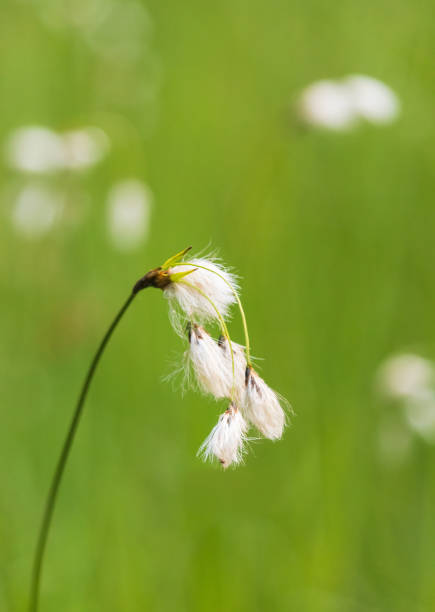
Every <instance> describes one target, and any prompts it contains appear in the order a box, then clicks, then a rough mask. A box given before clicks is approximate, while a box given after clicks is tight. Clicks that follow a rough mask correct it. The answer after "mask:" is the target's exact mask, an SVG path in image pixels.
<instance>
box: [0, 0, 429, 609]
mask: <svg viewBox="0 0 435 612" xmlns="http://www.w3.org/2000/svg"><path fill="white" fill-rule="evenodd" d="M43 6H44V4H43V2H42V1H40V2H37V1H36V0H35V1H34V2H24V1H23V2H12V1H9V2H5V3H3V5H2V9H1V11H2V18H1V20H0V53H1V55H2V58H3V62H2V66H1V68H0V71H1V72H0V76H1V82H2V84H3V93H2V95H1V97H0V100H1V101H0V108H1V113H0V137H1V139H2V141H3V140H4V138H5V137H6V136H7V134H8V133H9V131H10V130H11V129H13V128H15V127H18V126H21V125H23V124H28V123H43V124H47V125H50V126H52V127H54V128H63V127H65V126H66V127H68V126H69V125H75V124H77V123H79V124H80V123H83V122H85V123H96V124H98V125H101V126H102V127H104V128H105V129H106V131H108V133H109V135H110V137H111V138H112V141H113V142H114V149H113V153H112V155H111V156H110V158H109V159H108V160H107V161H106V162H105V163H104V164H103V165H101V166H100V167H99V168H98V169H97V170H95V171H94V172H93V173H91V174H90V175H85V176H84V177H83V178H81V179H77V181H78V182H79V186H80V188H82V189H84V190H86V191H87V192H88V193H90V195H91V197H92V206H91V207H90V209H89V211H88V215H87V217H86V218H85V222H84V223H83V224H82V225H80V226H78V227H77V228H76V229H74V230H70V229H68V230H67V229H63V230H59V231H58V232H57V233H55V234H53V235H51V236H49V237H47V238H44V239H43V240H41V241H39V242H26V241H25V240H24V239H23V238H21V237H20V236H17V235H16V234H14V233H13V232H12V230H11V227H10V223H9V219H8V211H9V209H10V205H9V202H8V201H7V199H5V198H2V199H3V201H2V208H3V210H2V222H1V225H0V249H1V255H2V256H1V257H0V282H1V297H2V301H1V303H2V309H3V316H2V317H1V318H0V334H1V338H2V342H1V346H0V367H1V372H2V377H1V386H0V394H1V395H0V398H1V427H0V464H1V466H2V470H1V473H2V476H1V481H0V492H1V496H0V609H1V610H5V611H7V612H9V611H15V610H24V609H25V603H26V598H27V588H28V580H29V571H30V566H31V556H32V553H33V547H34V542H35V538H36V531H37V528H38V525H39V520H40V516H41V510H42V507H43V502H44V498H45V495H46V492H47V486H48V483H49V478H50V477H51V473H52V470H53V465H54V462H55V459H56V457H57V454H58V452H59V447H60V443H61V440H62V437H63V435H64V432H65V427H66V424H67V422H68V420H69V418H70V413H71V409H72V405H73V401H74V400H75V398H76V394H77V392H78V388H79V385H80V383H81V380H82V377H83V375H84V372H85V369H86V366H87V364H88V362H89V360H90V358H91V354H92V352H93V351H94V350H95V347H96V344H97V342H98V341H99V339H100V337H101V335H102V333H103V332H104V330H105V328H106V326H107V324H108V323H109V321H110V319H111V317H112V316H113V315H114V313H115V311H116V309H117V308H118V307H119V306H120V304H121V303H122V300H123V299H124V298H125V295H126V293H127V292H128V291H129V289H130V287H131V285H132V284H133V283H134V281H135V280H136V279H137V278H138V277H139V276H141V275H142V274H143V273H144V272H145V271H146V270H147V269H149V268H150V267H153V266H155V265H157V264H159V263H160V262H161V261H162V260H163V259H165V258H166V257H167V256H168V255H170V254H172V253H173V252H175V251H177V250H178V249H180V248H182V247H184V246H185V245H187V244H193V245H194V246H195V248H197V249H201V248H203V247H204V246H206V245H207V244H208V243H209V242H210V243H211V244H212V245H213V246H217V247H219V249H220V252H221V255H222V256H223V257H224V258H225V260H226V261H228V262H229V263H230V264H232V265H234V266H236V268H237V269H238V271H239V272H240V274H241V275H242V277H243V283H242V284H243V296H244V301H245V304H246V311H247V316H248V321H249V325H250V331H251V335H252V339H253V350H254V353H255V354H257V355H259V356H261V357H263V356H264V357H265V358H266V360H265V361H264V364H263V366H262V368H263V370H262V371H263V373H264V376H265V378H266V379H267V380H268V382H270V384H271V385H272V386H274V387H275V388H277V389H279V391H280V392H281V393H282V394H283V395H285V396H286V397H288V398H289V400H290V401H291V403H292V405H293V407H294V410H295V412H296V417H295V418H294V419H293V426H292V428H291V429H290V430H289V431H288V432H287V434H286V436H285V438H284V440H283V441H282V442H280V443H276V444H271V443H268V442H261V443H258V444H255V445H254V448H253V451H252V452H251V453H250V456H249V457H248V460H247V462H246V466H244V467H243V468H241V469H238V470H235V471H227V472H226V473H222V472H221V471H220V470H219V469H214V468H213V467H210V466H209V465H203V464H202V463H200V462H199V460H198V459H196V458H195V452H196V450H197V448H198V446H199V444H200V443H201V441H202V439H203V438H204V437H205V436H206V434H207V432H208V431H209V430H210V428H211V427H212V425H213V424H214V421H215V419H216V415H217V414H218V412H219V410H220V409H221V407H220V406H218V405H216V404H214V403H213V402H212V401H210V400H209V399H208V398H203V397H198V396H197V395H195V394H194V393H188V394H187V395H186V396H185V397H184V398H182V397H180V393H179V392H178V391H176V392H174V391H173V390H172V389H171V387H170V386H169V385H167V384H164V383H162V382H161V376H162V375H163V374H165V373H167V372H168V371H169V370H170V365H169V363H170V361H171V359H173V355H174V354H175V355H177V354H178V355H179V354H181V351H182V350H183V348H182V344H181V342H180V341H179V340H178V339H177V338H176V336H175V335H174V334H173V332H172V330H171V329H170V328H169V325H168V322H167V313H166V305H165V303H164V302H163V300H162V297H161V295H159V294H158V293H157V292H154V293H153V292H149V293H147V294H144V295H141V296H140V297H139V298H138V300H137V303H135V304H134V307H133V308H132V310H131V312H129V313H128V316H127V318H126V319H125V320H124V321H123V323H122V326H121V327H120V329H119V330H118V332H117V333H116V335H115V337H114V338H113V342H112V344H111V346H110V349H109V351H108V352H107V354H106V355H105V357H104V361H103V363H102V364H101V368H100V370H99V372H98V376H97V379H96V381H95V385H94V387H93V390H92V394H91V396H90V398H89V402H88V404H87V407H86V411H85V415H84V419H83V422H82V425H81V429H80V432H79V436H78V438H77V441H76V444H75V446H74V449H73V454H72V458H71V462H70V464H69V467H68V470H67V474H66V479H65V481H64V483H63V486H62V489H61V496H60V499H59V505H58V507H57V510H56V514H55V519H54V524H53V531H52V533H51V538H50V542H49V546H48V550H47V559H46V566H45V572H44V582H43V592H42V606H41V610H44V611H47V612H48V611H50V610H53V611H56V612H57V611H59V610H62V611H63V612H75V611H80V612H92V611H94V610H107V611H111V610H113V611H115V610H125V611H128V612H135V611H139V610H140V611H142V612H143V611H144V610H149V611H156V612H157V611H159V612H163V611H166V610H177V611H180V612H182V611H184V610H185V611H189V612H195V611H196V610H198V611H199V610H201V611H202V610H207V611H208V612H213V611H218V610H219V611H220V610H237V611H245V610H246V611H247V610H249V611H255V610H258V611H260V610H261V611H263V610H297V611H298V612H360V611H361V612H362V611H364V612H366V611H368V610H370V611H373V612H381V611H382V612H391V611H393V610H394V612H405V611H406V612H410V611H413V612H414V611H415V612H420V611H421V612H423V611H425V612H426V611H429V610H433V609H434V607H435V586H434V585H435V582H434V580H433V576H434V571H435V547H434V546H433V542H434V538H435V519H434V504H435V492H434V488H433V481H434V476H435V458H434V449H433V447H430V446H427V445H426V444H424V443H423V442H421V441H419V440H416V441H415V444H414V447H413V453H412V455H411V457H410V459H409V460H408V461H407V462H406V463H405V464H403V465H402V466H399V467H397V468H395V469H388V468H387V467H386V466H385V465H383V464H382V463H380V462H379V459H378V454H377V430H378V426H379V421H380V418H381V414H382V406H379V405H378V403H377V402H376V399H375V397H374V390H373V377H374V374H375V372H376V368H377V366H378V364H379V363H380V362H381V360H382V359H383V358H384V357H385V356H387V355H389V354H390V353H391V352H394V351H399V350H403V349H404V348H405V349H406V348H409V347H414V348H415V347H416V348H417V349H421V350H422V351H425V352H426V354H427V355H428V356H429V357H432V358H435V319H434V316H433V301H434V298H435V289H434V283H433V262H434V260H435V246H434V239H433V236H434V230H435V209H434V205H433V192H434V187H435V178H434V174H433V168H434V163H435V151H434V147H433V142H434V137H435V127H434V121H433V109H434V102H435V92H434V88H433V61H432V58H433V54H434V51H435V42H434V41H435V36H434V34H435V26H434V22H433V19H431V16H432V4H431V3H429V2H428V1H423V2H421V3H419V4H418V5H416V4H414V5H413V4H412V3H409V2H403V1H402V2H400V1H399V2H395V3H393V2H390V1H386V0H383V1H381V2H378V3H368V4H367V3H366V4H360V3H356V2H343V3H339V4H336V5H333V4H328V5H326V4H324V3H321V2H317V1H312V2H305V3H302V4H297V3H294V2H292V3H288V2H283V1H279V0H273V1H272V2H268V3H267V4H265V3H262V2H259V1H257V0H254V1H251V2H247V1H246V0H245V1H242V0H236V1H232V2H229V1H226V0H225V1H224V2H220V3H218V4H215V5H211V4H210V3H201V2H198V1H194V0H190V1H189V2H187V3H186V2H185V3H176V2H171V3H162V2H156V1H155V0H152V1H149V2H148V3H147V5H146V8H147V9H148V11H149V14H150V17H151V19H152V22H153V38H152V41H151V46H150V49H151V50H150V51H148V50H147V49H144V52H143V57H141V58H140V59H139V60H138V61H137V62H136V63H135V64H134V65H130V64H123V63H122V62H121V61H119V63H117V62H116V61H114V62H113V65H108V64H106V63H105V62H102V61H100V60H97V59H96V58H95V54H94V53H93V52H92V51H91V50H90V48H89V46H88V45H86V43H85V41H84V40H83V38H82V36H81V34H80V31H79V30H77V29H73V28H71V27H65V28H59V29H57V30H56V29H53V28H49V27H48V26H47V25H46V23H45V22H44V20H42V19H41V11H42V8H43ZM149 53H150V54H151V60H149V57H148V54H149ZM150 66H153V68H152V69H151V68H150ZM354 72H362V73H367V74H370V75H373V76H374V77H377V78H380V79H382V80H385V81H386V82H387V83H388V84H390V85H391V86H392V87H393V88H394V89H395V90H396V91H397V92H398V93H399V96H400V98H401V100H402V103H403V115H402V117H401V118H400V120H399V121H398V122H397V123H396V124H394V125H392V126H391V127H388V128H374V127H365V128H362V129H360V130H357V131H355V132H353V133H350V134H344V135H340V134H325V133H315V132H308V131H304V130H301V129H300V128H299V127H298V126H296V125H295V124H294V122H293V120H292V118H291V114H290V111H289V109H290V106H291V103H292V101H293V99H294V96H295V93H296V92H297V91H298V90H299V89H300V88H301V87H303V86H305V85H306V84H307V83H309V82H311V81H312V80H315V79H318V78H323V77H341V76H342V75H344V74H348V73H354ZM148 79H154V80H155V81H156V83H157V85H155V87H156V92H157V93H156V95H155V97H153V96H151V97H150V98H149V99H144V98H139V101H137V102H135V97H136V96H137V95H138V92H139V91H140V88H141V87H142V86H143V85H144V84H146V83H147V80H148ZM106 81H107V83H109V84H110V83H111V84H112V85H113V91H112V90H111V89H108V88H106V87H105V85H106ZM153 82H154V81H153ZM103 85H104V86H103ZM153 86H154V85H153ZM120 92H121V93H123V94H124V98H121V97H120V96H118V95H117V94H118V93H120ZM130 175H131V176H138V177H139V178H142V179H144V180H145V181H146V182H147V183H148V184H149V185H150V187H151V189H152V190H153V192H154V196H155V207H154V210H153V218H152V228H151V234H150V237H149V240H148V242H147V243H146V245H145V246H144V247H143V248H142V249H140V250H139V251H135V252H133V253H132V254H128V255H127V254H119V253H117V252H115V251H114V250H112V248H111V246H110V244H109V242H108V240H107V238H106V232H105V224H104V199H105V195H106V193H107V190H108V188H109V187H110V185H111V184H112V182H113V181H114V180H116V179H118V178H123V177H124V176H127V177H128V176H130ZM0 180H1V183H2V190H3V192H4V193H6V191H7V187H8V185H10V183H11V181H16V180H18V179H17V178H16V177H14V176H13V174H12V173H11V172H10V171H8V170H7V169H6V168H5V167H4V166H2V167H1V168H0ZM233 329H234V330H235V332H236V334H235V335H236V338H237V339H239V340H241V339H242V335H241V326H240V324H239V322H238V320H237V318H236V319H235V321H234V324H233Z"/></svg>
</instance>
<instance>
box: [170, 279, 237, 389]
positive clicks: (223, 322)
mask: <svg viewBox="0 0 435 612" xmlns="http://www.w3.org/2000/svg"><path fill="white" fill-rule="evenodd" d="M178 282H179V283H180V284H182V285H186V287H190V288H191V289H194V290H195V291H197V292H198V293H199V294H200V295H202V297H203V298H205V299H206V300H207V301H208V302H209V303H210V304H211V306H212V307H213V309H214V311H215V312H216V315H217V318H218V319H219V323H220V326H221V328H222V333H223V335H224V336H225V338H226V339H227V340H228V346H229V347H230V353H231V366H232V371H233V393H234V394H235V391H236V369H235V365H234V351H233V345H232V342H231V338H230V334H229V332H228V327H227V324H226V323H225V321H224V318H223V316H222V315H221V313H220V312H219V309H218V307H217V306H216V304H215V303H214V302H213V300H211V299H210V298H209V297H208V295H207V294H206V293H204V291H203V290H202V289H200V288H199V287H195V285H192V283H189V282H188V281H185V280H180V281H178ZM231 399H234V397H233V398H231Z"/></svg>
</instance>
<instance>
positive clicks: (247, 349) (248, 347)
mask: <svg viewBox="0 0 435 612" xmlns="http://www.w3.org/2000/svg"><path fill="white" fill-rule="evenodd" d="M175 266H192V267H194V268H201V269H202V270H207V272H212V273H213V274H216V276H219V278H221V279H222V280H223V281H224V283H226V284H227V285H228V287H229V288H230V289H231V291H232V292H233V294H234V297H235V298H236V301H237V304H238V306H239V310H240V315H241V317H242V323H243V331H244V334H245V352H246V363H247V364H248V366H250V367H252V362H251V345H250V342H249V334H248V324H247V322H246V315H245V311H244V310H243V306H242V301H241V299H240V297H239V294H238V293H237V291H236V290H235V288H234V287H233V286H232V284H231V283H230V282H229V281H227V279H226V278H225V276H223V275H222V274H220V273H219V272H217V271H216V270H212V269H211V268H207V267H206V266H200V265H198V264H194V263H191V262H190V261H180V262H178V263H175V264H173V267H175Z"/></svg>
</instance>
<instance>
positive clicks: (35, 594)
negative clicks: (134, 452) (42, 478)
mask: <svg viewBox="0 0 435 612" xmlns="http://www.w3.org/2000/svg"><path fill="white" fill-rule="evenodd" d="M135 296H136V293H132V294H131V295H130V296H129V298H128V299H127V301H126V302H125V304H124V305H123V307H122V308H121V310H120V311H119V312H118V314H117V315H116V317H115V319H114V320H113V322H112V323H111V325H110V327H109V329H108V330H107V332H106V334H105V336H104V338H103V339H102V341H101V343H100V346H99V347H98V350H97V352H96V353H95V357H94V358H93V360H92V362H91V365H90V366H89V370H88V373H87V374H86V378H85V381H84V383H83V387H82V390H81V392H80V396H79V399H78V401H77V405H76V407H75V410H74V413H73V417H72V419H71V423H70V426H69V428H68V432H67V435H66V438H65V441H64V443H63V446H62V451H61V453H60V456H59V459H58V462H57V466H56V469H55V472H54V475H53V478H52V481H51V485H50V490H49V492H48V497H47V501H46V505H45V510H44V515H43V518H42V523H41V527H40V531H39V537H38V542H37V546H36V551H35V557H34V563H33V573H32V584H31V590H30V604H29V612H37V610H38V600H39V590H40V583H41V572H42V564H43V560H44V552H45V548H46V544H47V538H48V533H49V530H50V525H51V520H52V517H53V511H54V507H55V503H56V499H57V494H58V490H59V486H60V483H61V480H62V476H63V473H64V470H65V465H66V462H67V460H68V456H69V453H70V450H71V446H72V443H73V441H74V437H75V434H76V431H77V427H78V424H79V421H80V417H81V414H82V411H83V405H84V403H85V399H86V396H87V394H88V390H89V386H90V384H91V381H92V378H93V376H94V373H95V370H96V368H97V365H98V362H99V361H100V358H101V356H102V354H103V352H104V349H105V348H106V345H107V343H108V341H109V339H110V337H111V335H112V334H113V332H114V331H115V328H116V326H117V325H118V323H119V322H120V320H121V319H122V317H123V315H124V313H125V311H126V310H127V308H128V307H129V306H130V304H131V303H132V301H133V299H134V298H135Z"/></svg>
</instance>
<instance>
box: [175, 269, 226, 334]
mask: <svg viewBox="0 0 435 612" xmlns="http://www.w3.org/2000/svg"><path fill="white" fill-rule="evenodd" d="M190 262H191V263H192V264H193V265H194V266H195V265H197V266H203V267H199V268H196V269H195V268H194V267H193V266H190V265H189V266H187V265H186V266H185V265H182V266H174V267H173V268H170V269H169V270H168V272H169V274H170V275H171V274H178V273H182V272H189V271H192V270H194V271H193V272H192V273H191V274H189V275H188V276H186V279H185V280H186V282H188V283H189V285H191V286H188V285H185V284H183V283H182V282H173V283H170V284H169V285H168V286H167V287H165V290H164V294H165V296H166V297H167V298H168V299H169V300H171V301H175V302H176V303H178V305H179V306H180V308H181V310H182V311H183V312H184V313H185V314H186V315H187V317H189V318H194V319H195V320H197V321H199V322H201V323H205V322H207V321H212V320H216V319H218V316H217V313H216V310H215V308H214V307H213V305H212V304H211V303H210V302H209V300H208V299H207V298H205V297H204V295H202V294H201V292H202V293H204V294H205V295H207V297H208V298H209V299H210V300H211V301H212V302H213V304H214V305H215V306H216V308H217V309H218V311H219V312H220V314H221V315H222V317H223V318H224V319H225V318H226V317H227V316H228V314H229V309H230V307H231V305H232V304H234V302H235V301H236V298H235V296H234V293H233V291H232V290H231V287H230V286H229V285H231V286H232V287H234V289H235V290H236V291H237V290H238V285H237V280H236V277H235V276H234V275H233V274H231V273H230V272H228V270H226V269H225V268H224V267H223V266H222V265H220V264H219V263H217V262H216V261H212V260H211V259H206V258H204V259H191V260H190ZM203 268H208V270H204V269H203ZM224 279H225V280H224ZM227 283H229V285H228V284H227ZM198 290H199V291H198Z"/></svg>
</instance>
